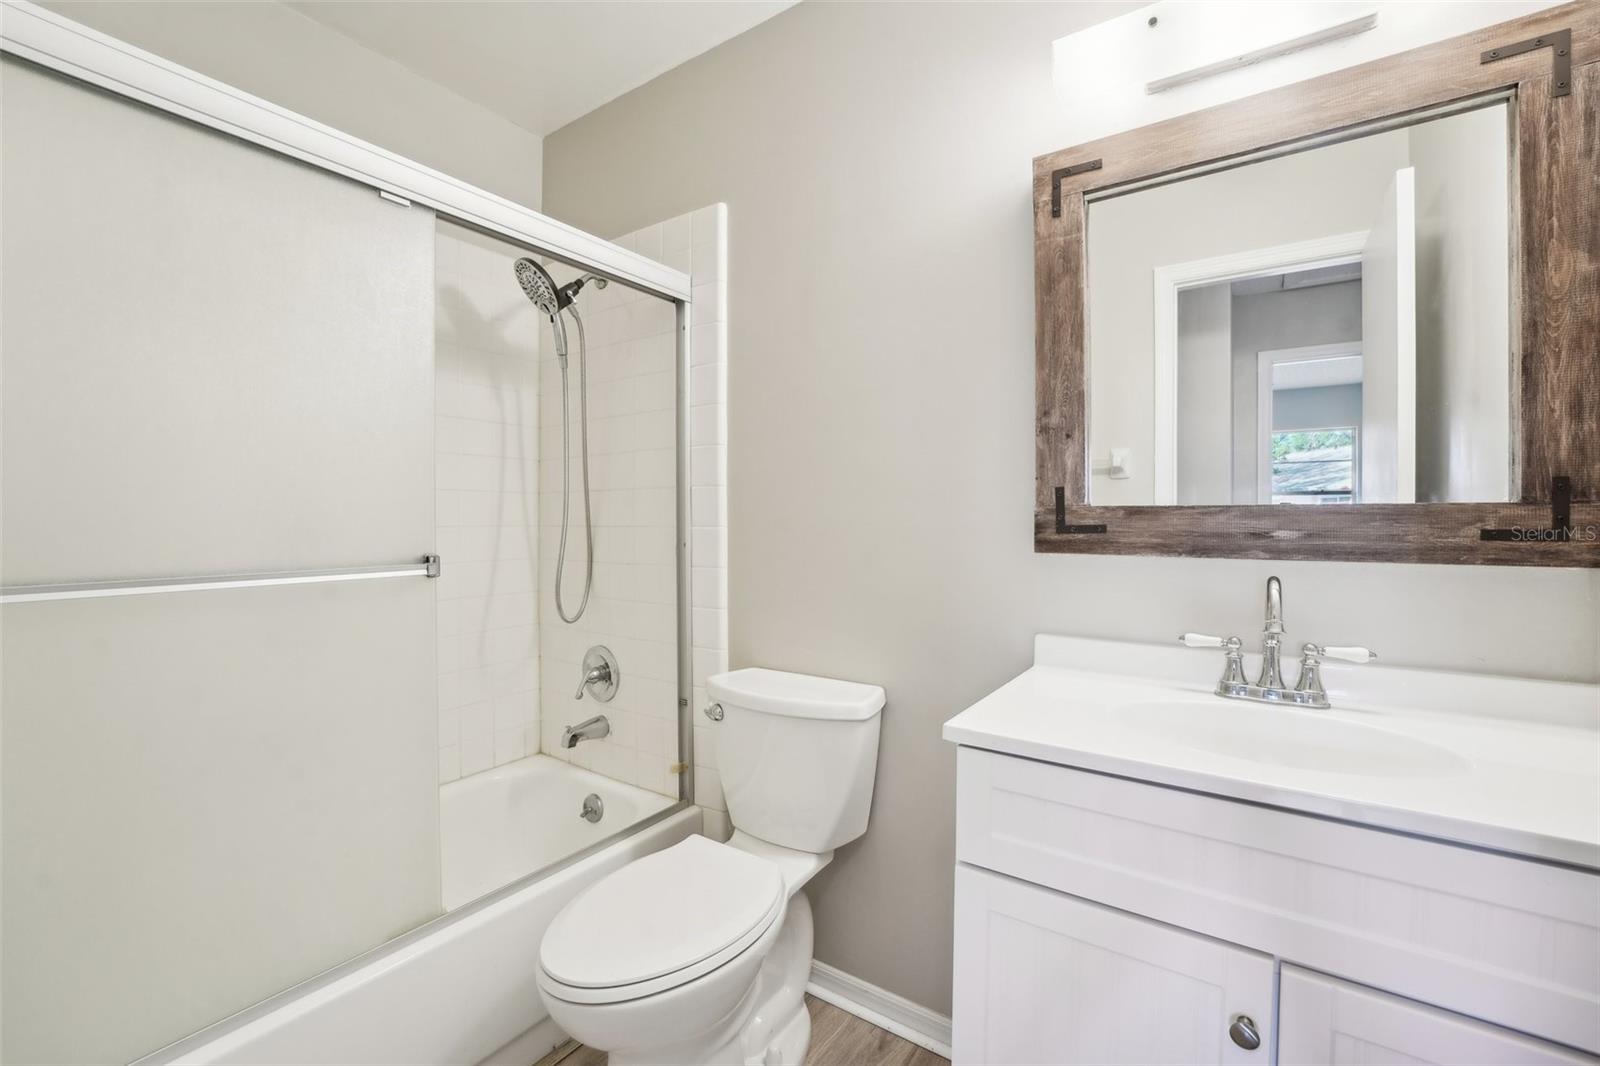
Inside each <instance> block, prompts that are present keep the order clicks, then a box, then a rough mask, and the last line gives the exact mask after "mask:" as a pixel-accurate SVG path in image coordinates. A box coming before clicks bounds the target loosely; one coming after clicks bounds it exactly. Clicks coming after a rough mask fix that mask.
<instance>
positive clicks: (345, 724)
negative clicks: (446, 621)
mask: <svg viewBox="0 0 1600 1066" xmlns="http://www.w3.org/2000/svg"><path fill="white" fill-rule="evenodd" d="M0 79H3V83H0V91H3V107H4V116H3V117H4V121H3V123H0V150H3V154H4V160H5V166H4V168H3V172H0V212H3V216H4V227H3V235H0V241H3V263H4V277H3V290H0V322H3V325H0V449H3V451H0V584H3V585H4V586H6V587H7V588H8V589H12V590H15V589H17V588H19V587H26V588H34V587H38V586H59V585H63V584H79V583H91V584H93V583H104V582H134V583H139V582H143V583H146V584H159V583H160V582H162V581H167V580H171V579H183V578H190V577H196V576H203V575H219V576H221V577H223V578H224V579H227V578H232V577H236V576H238V575H249V574H258V573H262V572H284V571H310V570H319V571H326V570H339V569H342V568H355V567H368V566H375V565H379V564H383V565H388V566H396V565H399V564H410V565H412V566H414V564H415V563H416V562H417V561H418V560H419V559H420V558H421V556H422V555H423V554H424V553H429V552H432V551H434V550H435V547H434V537H435V524H434V485H433V463H434V460H433V362H432V356H433V351H432V342H433V310H434V309H433V285H434V277H433V259H432V253H433V245H434V218H433V215H432V213H431V212H429V211H426V210H423V209H421V208H417V207H406V206H400V205H397V204H395V203H392V202H390V201H387V200H385V199H382V198H380V197H379V195H378V194H377V192H376V191H375V190H373V189H371V188H368V187H365V186H361V185H357V184H354V183H350V182H346V181H344V180H342V179H339V178H337V177H333V176H330V175H329V174H327V173H324V172H322V171H318V170H314V169H312V168H309V167H306V166H302V165H300V164H297V163H295V162H292V161H290V160H288V159H286V158H284V157H280V156H277V155H274V154H272V153H269V152H266V151H263V150H260V149H257V148H253V147H250V146H247V145H245V144H242V143H240V142H236V141H233V140H231V139H229V138H227V137H224V136H222V135H219V134H217V133H214V132H211V131H209V130H205V129H202V128H200V127H197V126H191V125H189V124H187V123H185V122H183V121H181V120H178V119H175V118H172V117H170V116H167V115H163V114H158V113H155V112H153V111H147V110H145V109H142V108H140V107H138V106H137V105H133V104H130V103H128V102H126V101H124V100H121V99H117V98H113V97H110V96H107V95H104V94H102V93H100V92H98V91H97V90H94V89H90V88H87V87H85V86H83V85H81V84H78V83H75V82H72V81H68V80H66V79H62V78H60V77H57V76H56V75H53V74H49V73H46V72H43V71H41V70H40V69H38V68H35V67H32V66H30V65H28V64H26V63H23V62H21V61H17V60H13V59H10V58H7V59H5V60H4V61H3V64H0ZM434 655H435V616H434V589H433V583H432V582H430V581H428V580H427V579H426V578H425V577H423V576H420V575H413V576H398V577H390V578H384V579H369V580H357V581H335V582H328V583H316V584H279V585H266V586H262V587H232V588H219V589H211V590H204V591H194V590H186V591H174V592H164V593H150V594H143V595H117V596H105V595H87V596H83V597H81V598H44V599H32V600H22V601H20V602H17V601H16V600H15V599H14V601H13V602H9V603H7V604H6V605H5V606H3V607H0V656H3V658H0V840H3V847H4V853H3V871H0V872H3V884H0V941H3V944H4V971H3V974H0V1005H3V1019H0V1040H3V1045H0V1058H3V1059H4V1060H5V1061H8V1062H39V1063H45V1062H66V1061H110V1060H120V1061H126V1060H128V1059H131V1058H134V1057H137V1056H139V1055H142V1054H145V1053H147V1052H150V1051H152V1050H155V1049H156V1048H158V1047H160V1046H162V1045H163V1044H165V1043H167V1042H169V1041H172V1040H174V1039H177V1038H180V1037H182V1036H184V1035H185V1034H187V1033H190V1032H192V1031H194V1030H195V1029H198V1028H200V1027H202V1026H204V1025H206V1024H208V1023H210V1022H213V1021H216V1020H218V1019H220V1018H221V1017H223V1016H225V1015H227V1014H229V1013H231V1012H233V1011H236V1010H239V1009H242V1008H244V1007H247V1006H249V1005H250V1004H252V1003H254V1002H256V1001H258V1000H260V999H262V998H263V997H265V996H268V995H271V994H272V993H274V992H277V991H279V990H281V989H283V988H285V987H288V986H290V985H292V984H295V983H296V982H298V981H300V980H303V979H305V978H307V977H309V976H311V975H313V974H315V973H316V972H318V971H319V970H322V969H324V968H326V967H328V966H331V965H334V964H337V963H339V962H341V961H342V960H344V959H347V958H349V957H351V956H353V955H355V954H357V953H359V952H361V951H363V950H365V949H367V948H370V947H373V946H375V945H377V944H379V943H381V942H383V941H385V940H387V939H389V938H391V937H393V936H395V935H396V934H398V933H401V932H403V931H405V930H407V929H409V928H412V927H414V926H416V925H418V924H419V923H422V922H424V921H427V920H429V919H431V918H433V917H435V916H436V915H437V914H438V913H439V912H440V905H439V904H440V900H439V828H438V827H439V816H438V805H437V775H438V734H437V729H438V725H437V719H436V711H435V699H434V692H435V684H436V681H435V667H434Z"/></svg>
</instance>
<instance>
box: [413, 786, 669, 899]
mask: <svg viewBox="0 0 1600 1066" xmlns="http://www.w3.org/2000/svg"><path fill="white" fill-rule="evenodd" d="M590 795H595V796H599V797H600V802H601V804H602V806H603V809H604V814H603V815H602V816H601V818H600V820H599V821H598V822H588V821H585V820H584V819H583V818H581V817H579V813H580V812H581V811H582V809H583V801H584V798H585V797H586V796H590ZM674 802H675V801H674V800H670V799H668V798H667V797H666V796H662V795H659V794H657V793H654V792H646V791H645V790H644V789H642V788H634V787H633V786H632V785H624V784H621V783H620V782H617V781H613V780H611V779H610V778H608V777H601V776H600V775H599V774H595V773H590V772H589V771H588V770H580V769H578V768H577V767H576V766H570V765H568V764H567V763H564V762H562V761H561V760H560V759H552V758H551V757H550V756H548V755H530V756H529V757H528V758H526V759H518V760H517V761H516V762H513V763H507V764H506V765H505V766H501V767H498V768H496V769H493V770H488V771H485V772H484V773H481V774H474V775H473V776H471V777H464V778H462V779H461V780H460V781H452V782H451V783H450V784H448V785H445V786H444V787H443V788H441V789H439V835H440V838H441V853H440V860H441V866H442V874H443V878H442V880H443V889H444V909H445V910H447V911H453V910H455V909H456V908H457V907H459V906H461V905H462V904H463V903H471V902H472V901H473V900H475V899H477V898H478V897H479V896H481V895H483V894H484V893H485V892H493V891H494V890H495V889H497V888H499V887H500V886H502V885H509V884H510V883H511V882H513V881H516V880H519V879H520V878H523V877H526V876H528V875H529V874H531V873H533V872H534V871H535V870H542V869H544V868H545V867H546V866H550V865H552V864H554V863H558V862H560V861H561V860H562V859H565V858H566V857H567V856H569V855H576V854H577V853H578V852H580V851H582V850H583V849H585V848H588V847H591V846H593V845H595V844H598V843H599V842H600V841H602V840H604V839H605V838H606V837H608V836H611V835H613V834H614V833H616V832H617V831H619V830H621V829H624V828H626V827H628V826H630V825H633V824H634V823H636V822H640V821H643V820H644V819H645V818H648V817H649V816H650V815H652V814H655V813H656V812H657V811H664V810H666V809H667V808H668V807H670V806H672V804H673V803H674Z"/></svg>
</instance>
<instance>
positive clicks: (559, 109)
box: [289, 0, 795, 136]
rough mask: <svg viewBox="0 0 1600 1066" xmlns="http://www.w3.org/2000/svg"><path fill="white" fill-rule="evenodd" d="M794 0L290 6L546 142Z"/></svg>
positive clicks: (337, 1)
mask: <svg viewBox="0 0 1600 1066" xmlns="http://www.w3.org/2000/svg"><path fill="white" fill-rule="evenodd" d="M793 3H795V0H587V2H584V0H500V2H495V0H429V2H426V3H416V2H409V0H289V6H291V7H293V8H294V9H295V10H296V11H299V12H300V13H301V14H303V15H305V16H306V17H308V18H311V19H314V20H316V21H317V22H320V23H321V24H323V25H324V26H327V27H329V28H330V29H333V30H337V31H338V32H340V33H342V34H344V35H345V36H347V37H350V38H352V39H353V40H355V41H357V42H359V43H361V44H363V45H365V46H366V47H367V48H370V49H371V50H373V51H374V52H378V53H379V54H381V55H384V56H387V57H389V58H390V59H393V60H394V61H396V62H397V63H399V64H400V65H402V66H404V67H406V68H408V69H410V70H411V71H412V72H414V73H416V74H420V75H422V76H423V77H425V78H427V79H429V80H430V81H433V82H435V83H437V84H439V85H442V86H444V87H445V88H447V89H450V90H452V91H453V92H455V93H457V94H458V95H460V96H463V97H465V98H466V99H468V100H471V101H473V102H475V103H478V104H481V105H483V106H484V107H486V108H488V109H489V110H491V111H494V112H496V113H497V114H500V115H502V116H504V117H505V118H507V119H510V120H511V121H512V122H515V123H516V124H517V125H519V126H521V127H523V128H524V129H527V130H529V131H531V132H533V133H537V134H540V135H541V136H542V135H544V134H547V133H550V132H552V131H554V130H557V129H559V128H561V127H562V126H564V125H566V124H567V123H568V122H571V121H572V120H573V119H576V118H578V117H580V116H582V115H586V114H588V113H589V112H590V111H593V110H594V109H595V108H597V107H599V106H600V105H602V104H604V103H606V102H608V101H610V100H614V99H616V98H617V97H619V96H621V95H622V94H623V93H625V92H627V91H628V90H630V89H635V88H637V87H639V86H640V85H643V84H644V83H645V82H647V81H649V80H650V79H651V78H654V77H656V76H657V75H658V74H662V73H665V72H666V71H668V70H671V69H672V68H673V67H675V66H678V65H679V64H680V63H683V62H686V61H687V60H690V59H693V58H694V57H695V56H697V55H699V54H701V53H702V52H705V51H708V50H710V49H712V48H714V47H716V46H717V45H719V44H721V43H722V42H723V41H726V40H728V39H729V38H731V37H736V36H738V35H739V34H741V33H743V32H744V31H745V30H748V29H749V28H750V27H752V26H754V25H756V24H757V23H760V22H763V21H765V20H767V19H769V18H771V17H772V16H774V15H776V14H778V13H779V12H780V11H783V10H784V9H785V8H787V7H790V6H791V5H792V4H793Z"/></svg>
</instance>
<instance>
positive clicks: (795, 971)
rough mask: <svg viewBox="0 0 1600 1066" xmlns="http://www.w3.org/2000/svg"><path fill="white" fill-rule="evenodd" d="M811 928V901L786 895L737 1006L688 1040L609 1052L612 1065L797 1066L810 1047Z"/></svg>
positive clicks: (797, 896)
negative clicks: (773, 933)
mask: <svg viewBox="0 0 1600 1066" xmlns="http://www.w3.org/2000/svg"><path fill="white" fill-rule="evenodd" d="M812 929H813V927H812V922H811V902H810V901H809V900H808V899H806V897H805V893H803V892H798V891H797V892H795V894H794V895H792V896H790V897H789V904H788V909H787V911H786V913H785V914H784V917H783V927H782V928H781V929H780V930H779V931H778V936H777V939H776V940H775V941H774V942H773V945H772V950H771V951H770V952H769V953H768V954H767V957H766V958H765V959H763V960H762V962H761V970H760V973H759V974H758V975H757V977H756V980H755V983H754V984H753V985H751V987H750V991H749V993H748V994H747V995H746V996H745V997H744V999H742V1000H740V1002H739V1005H738V1006H737V1007H735V1008H734V1009H733V1010H732V1011H731V1012H730V1013H729V1014H728V1015H727V1016H726V1017H724V1018H723V1019H722V1020H721V1021H719V1022H718V1023H717V1024H716V1025H715V1026H714V1027H713V1028H712V1029H711V1030H710V1031H709V1032H707V1033H705V1034H703V1035H702V1036H700V1037H699V1038H697V1039H695V1040H693V1041H689V1042H687V1043H684V1044H680V1045H677V1046H673V1047H653V1048H629V1049H617V1050H613V1051H611V1064H612V1066H674V1064H684V1066H688V1064H691V1063H703V1064H705V1066H800V1064H801V1063H803V1062H804V1061H805V1057H806V1051H807V1050H808V1049H809V1048H810V1046H811V1014H810V1012H809V1011H807V1010H806V999H805V996H806V981H807V980H808V979H809V978H810V976H811V949H812ZM601 1050H607V1049H604V1048H602V1049H601Z"/></svg>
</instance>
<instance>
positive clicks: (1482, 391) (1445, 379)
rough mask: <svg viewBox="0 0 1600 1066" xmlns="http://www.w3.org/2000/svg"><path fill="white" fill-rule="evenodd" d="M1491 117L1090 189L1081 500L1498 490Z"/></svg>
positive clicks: (1496, 195) (1423, 496)
mask: <svg viewBox="0 0 1600 1066" xmlns="http://www.w3.org/2000/svg"><path fill="white" fill-rule="evenodd" d="M1508 121H1509V119H1508V114H1507V106H1506V104H1505V103H1504V102H1503V101H1500V102H1495V103H1493V104H1489V105H1487V106H1482V107H1479V108H1477V109H1475V110H1470V111H1465V112H1458V113H1454V114H1450V115H1447V116H1444V117H1438V118H1433V119H1430V120H1427V121H1424V122H1419V123H1417V124H1414V125H1411V126H1406V127H1402V128H1397V129H1390V130H1385V131H1383V132H1378V133H1373V134H1369V135H1366V136H1363V137H1359V138H1356V139H1352V140H1347V141H1343V142H1340V143H1337V144H1330V145H1324V146H1321V147H1317V148H1311V149H1307V150H1305V151H1301V152H1297V153H1293V154H1290V155H1285V156H1280V157H1277V158H1271V159H1263V160H1259V161H1256V162H1251V163H1247V164H1245V165H1242V166H1238V167H1235V168H1233V169H1228V170H1222V171H1214V172H1211V173H1206V174H1203V175H1199V176H1195V177H1190V178H1186V179H1183V180H1179V181H1175V182H1172V183H1170V184H1165V185H1160V186H1156V187H1151V188H1145V189H1141V190H1138V191H1135V192H1130V193H1126V194H1123V195H1118V196H1110V197H1107V198H1103V199H1099V200H1096V201H1094V202H1092V203H1091V204H1090V205H1089V220H1088V226H1089V228H1088V243H1089V254H1088V261H1089V285H1088V288H1089V352H1088V365H1089V423H1090V434H1089V447H1090V459H1091V462H1090V469H1091V477H1090V488H1089V499H1090V502H1091V503H1095V504H1115V505H1151V504H1182V505H1202V504H1219V505H1221V504H1279V505H1285V504H1290V505H1319V504H1334V503H1413V502H1444V501H1460V502H1487V501H1499V500H1505V499H1508V498H1509V492H1510V471H1511V467H1512V454H1511V426H1512V393H1511V380H1512V370H1513V363H1512V360H1511V359H1510V347H1511V345H1510V329H1511V320H1510V308H1511V298H1510V293H1511V289H1510V221H1509V211H1510V186H1509V179H1508V174H1509V167H1510V158H1509V147H1508V145H1509V126H1508Z"/></svg>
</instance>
